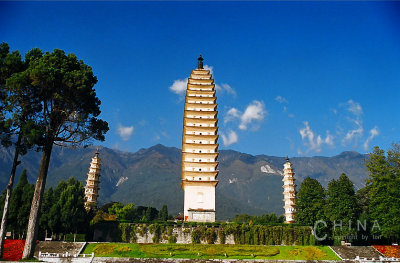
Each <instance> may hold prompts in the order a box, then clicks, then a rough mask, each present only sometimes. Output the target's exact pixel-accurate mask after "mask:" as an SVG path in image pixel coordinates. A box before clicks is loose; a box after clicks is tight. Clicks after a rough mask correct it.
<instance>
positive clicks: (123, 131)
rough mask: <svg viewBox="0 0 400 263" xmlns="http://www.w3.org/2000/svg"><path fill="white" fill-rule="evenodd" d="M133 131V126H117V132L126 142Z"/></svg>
mask: <svg viewBox="0 0 400 263" xmlns="http://www.w3.org/2000/svg"><path fill="white" fill-rule="evenodd" d="M133 130H134V127H133V126H122V125H121V124H119V125H118V130H117V131H118V134H119V136H120V137H121V139H122V140H124V141H127V140H129V138H130V137H131V136H132V133H133Z"/></svg>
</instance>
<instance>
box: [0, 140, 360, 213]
mask: <svg viewBox="0 0 400 263" xmlns="http://www.w3.org/2000/svg"><path fill="white" fill-rule="evenodd" d="M97 149H98V150H99V153H100V155H99V156H100V158H101V163H102V165H101V177H100V181H101V183H100V193H99V194H100V196H99V204H100V205H101V204H104V203H107V202H110V201H120V202H123V203H135V205H143V206H153V207H157V208H161V206H162V205H163V204H166V205H168V209H169V212H170V213H171V214H173V215H175V214H177V213H179V212H182V210H183V190H182V189H181V186H180V178H181V174H180V171H181V150H180V149H178V148H175V147H166V146H163V145H161V144H158V145H155V146H153V147H150V148H147V149H140V150H139V151H137V152H135V153H132V152H123V151H119V150H115V149H110V148H106V147H95V146H92V147H87V148H61V147H54V149H53V152H52V156H51V161H50V167H49V173H48V177H47V184H46V187H47V188H48V187H51V186H53V187H54V186H56V185H57V184H58V182H59V181H60V180H66V179H68V178H69V177H71V176H73V177H75V178H76V179H78V180H79V181H81V182H82V184H83V185H85V184H86V183H85V180H86V177H87V172H88V169H89V164H90V161H91V158H92V157H93V156H94V153H95V152H96V150H97ZM40 157H41V154H40V153H37V152H34V151H31V152H29V153H28V154H27V155H25V156H23V157H22V158H21V164H20V165H19V167H18V172H17V174H18V175H19V174H20V173H21V171H22V169H23V168H26V169H27V170H28V179H29V180H30V182H32V183H33V182H35V180H36V176H37V172H38V169H39V163H40ZM366 158H367V155H363V154H359V153H357V152H343V153H341V154H339V155H336V156H333V157H321V156H315V157H293V158H291V159H290V161H291V162H292V164H293V167H294V171H295V173H296V175H295V178H296V183H297V185H298V186H297V188H298V187H299V185H300V184H301V181H303V179H304V178H305V177H307V176H310V177H311V178H316V179H318V180H319V181H320V183H321V184H322V185H323V186H324V187H326V186H327V184H328V182H329V181H330V180H332V179H334V178H338V177H339V175H340V174H341V173H346V174H347V175H348V176H349V178H350V179H351V180H352V181H353V182H354V184H355V187H356V189H359V188H362V187H363V186H364V184H365V179H366V176H367V171H366V168H365V159H366ZM285 159H286V158H285V157H275V156H267V155H256V156H254V155H250V154H245V153H241V152H237V151H233V150H221V151H220V155H219V158H218V161H219V166H218V169H219V171H220V173H219V176H218V180H219V184H218V186H217V189H216V200H217V219H220V220H225V219H228V218H233V216H234V215H236V214H241V213H247V214H262V213H271V212H274V213H276V214H278V215H280V214H283V201H282V199H283V194H282V191H283V188H282V184H283V183H282V169H283V164H284V162H285ZM12 160H13V151H12V150H11V149H5V148H0V187H1V188H2V189H5V186H6V184H7V182H8V178H9V172H10V169H11V163H12ZM17 180H18V178H17Z"/></svg>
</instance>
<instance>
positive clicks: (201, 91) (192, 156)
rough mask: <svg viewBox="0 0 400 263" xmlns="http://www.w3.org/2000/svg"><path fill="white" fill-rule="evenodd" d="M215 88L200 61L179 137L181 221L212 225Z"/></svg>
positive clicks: (189, 88)
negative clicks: (181, 133)
mask: <svg viewBox="0 0 400 263" xmlns="http://www.w3.org/2000/svg"><path fill="white" fill-rule="evenodd" d="M217 114H218V111H217V98H216V96H215V84H214V80H213V79H212V75H211V74H210V70H205V69H204V68H203V58H202V57H201V55H200V57H199V58H198V67H197V69H194V70H193V71H192V74H191V75H190V78H189V79H188V84H187V89H186V99H185V112H184V119H183V136H182V182H181V185H182V188H183V190H184V195H185V197H184V221H196V222H215V187H216V186H217V184H218V180H217V176H218V170H217V168H218V162H217V157H218V143H217V141H218V135H217V132H218V126H217V124H218V119H217Z"/></svg>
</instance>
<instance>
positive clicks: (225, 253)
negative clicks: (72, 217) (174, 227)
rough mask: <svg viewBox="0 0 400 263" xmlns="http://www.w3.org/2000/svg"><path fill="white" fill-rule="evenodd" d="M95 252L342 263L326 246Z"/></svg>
mask: <svg viewBox="0 0 400 263" xmlns="http://www.w3.org/2000/svg"><path fill="white" fill-rule="evenodd" d="M92 252H94V253H95V256H96V257H128V258H129V257H130V258H193V259H196V258H198V259H213V258H215V259H223V258H227V259H288V260H290V259H291V260H340V259H339V258H338V257H337V256H336V254H335V253H334V252H333V251H332V250H331V249H330V248H329V247H326V246H255V245H215V244H213V245H202V244H187V245H183V244H129V243H96V244H88V245H87V246H86V248H85V250H84V252H83V253H84V254H90V253H92Z"/></svg>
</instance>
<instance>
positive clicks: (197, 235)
mask: <svg viewBox="0 0 400 263" xmlns="http://www.w3.org/2000/svg"><path fill="white" fill-rule="evenodd" d="M190 237H191V239H192V244H200V239H201V232H200V230H199V229H197V228H196V229H194V230H193V231H192V233H191V234H190Z"/></svg>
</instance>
